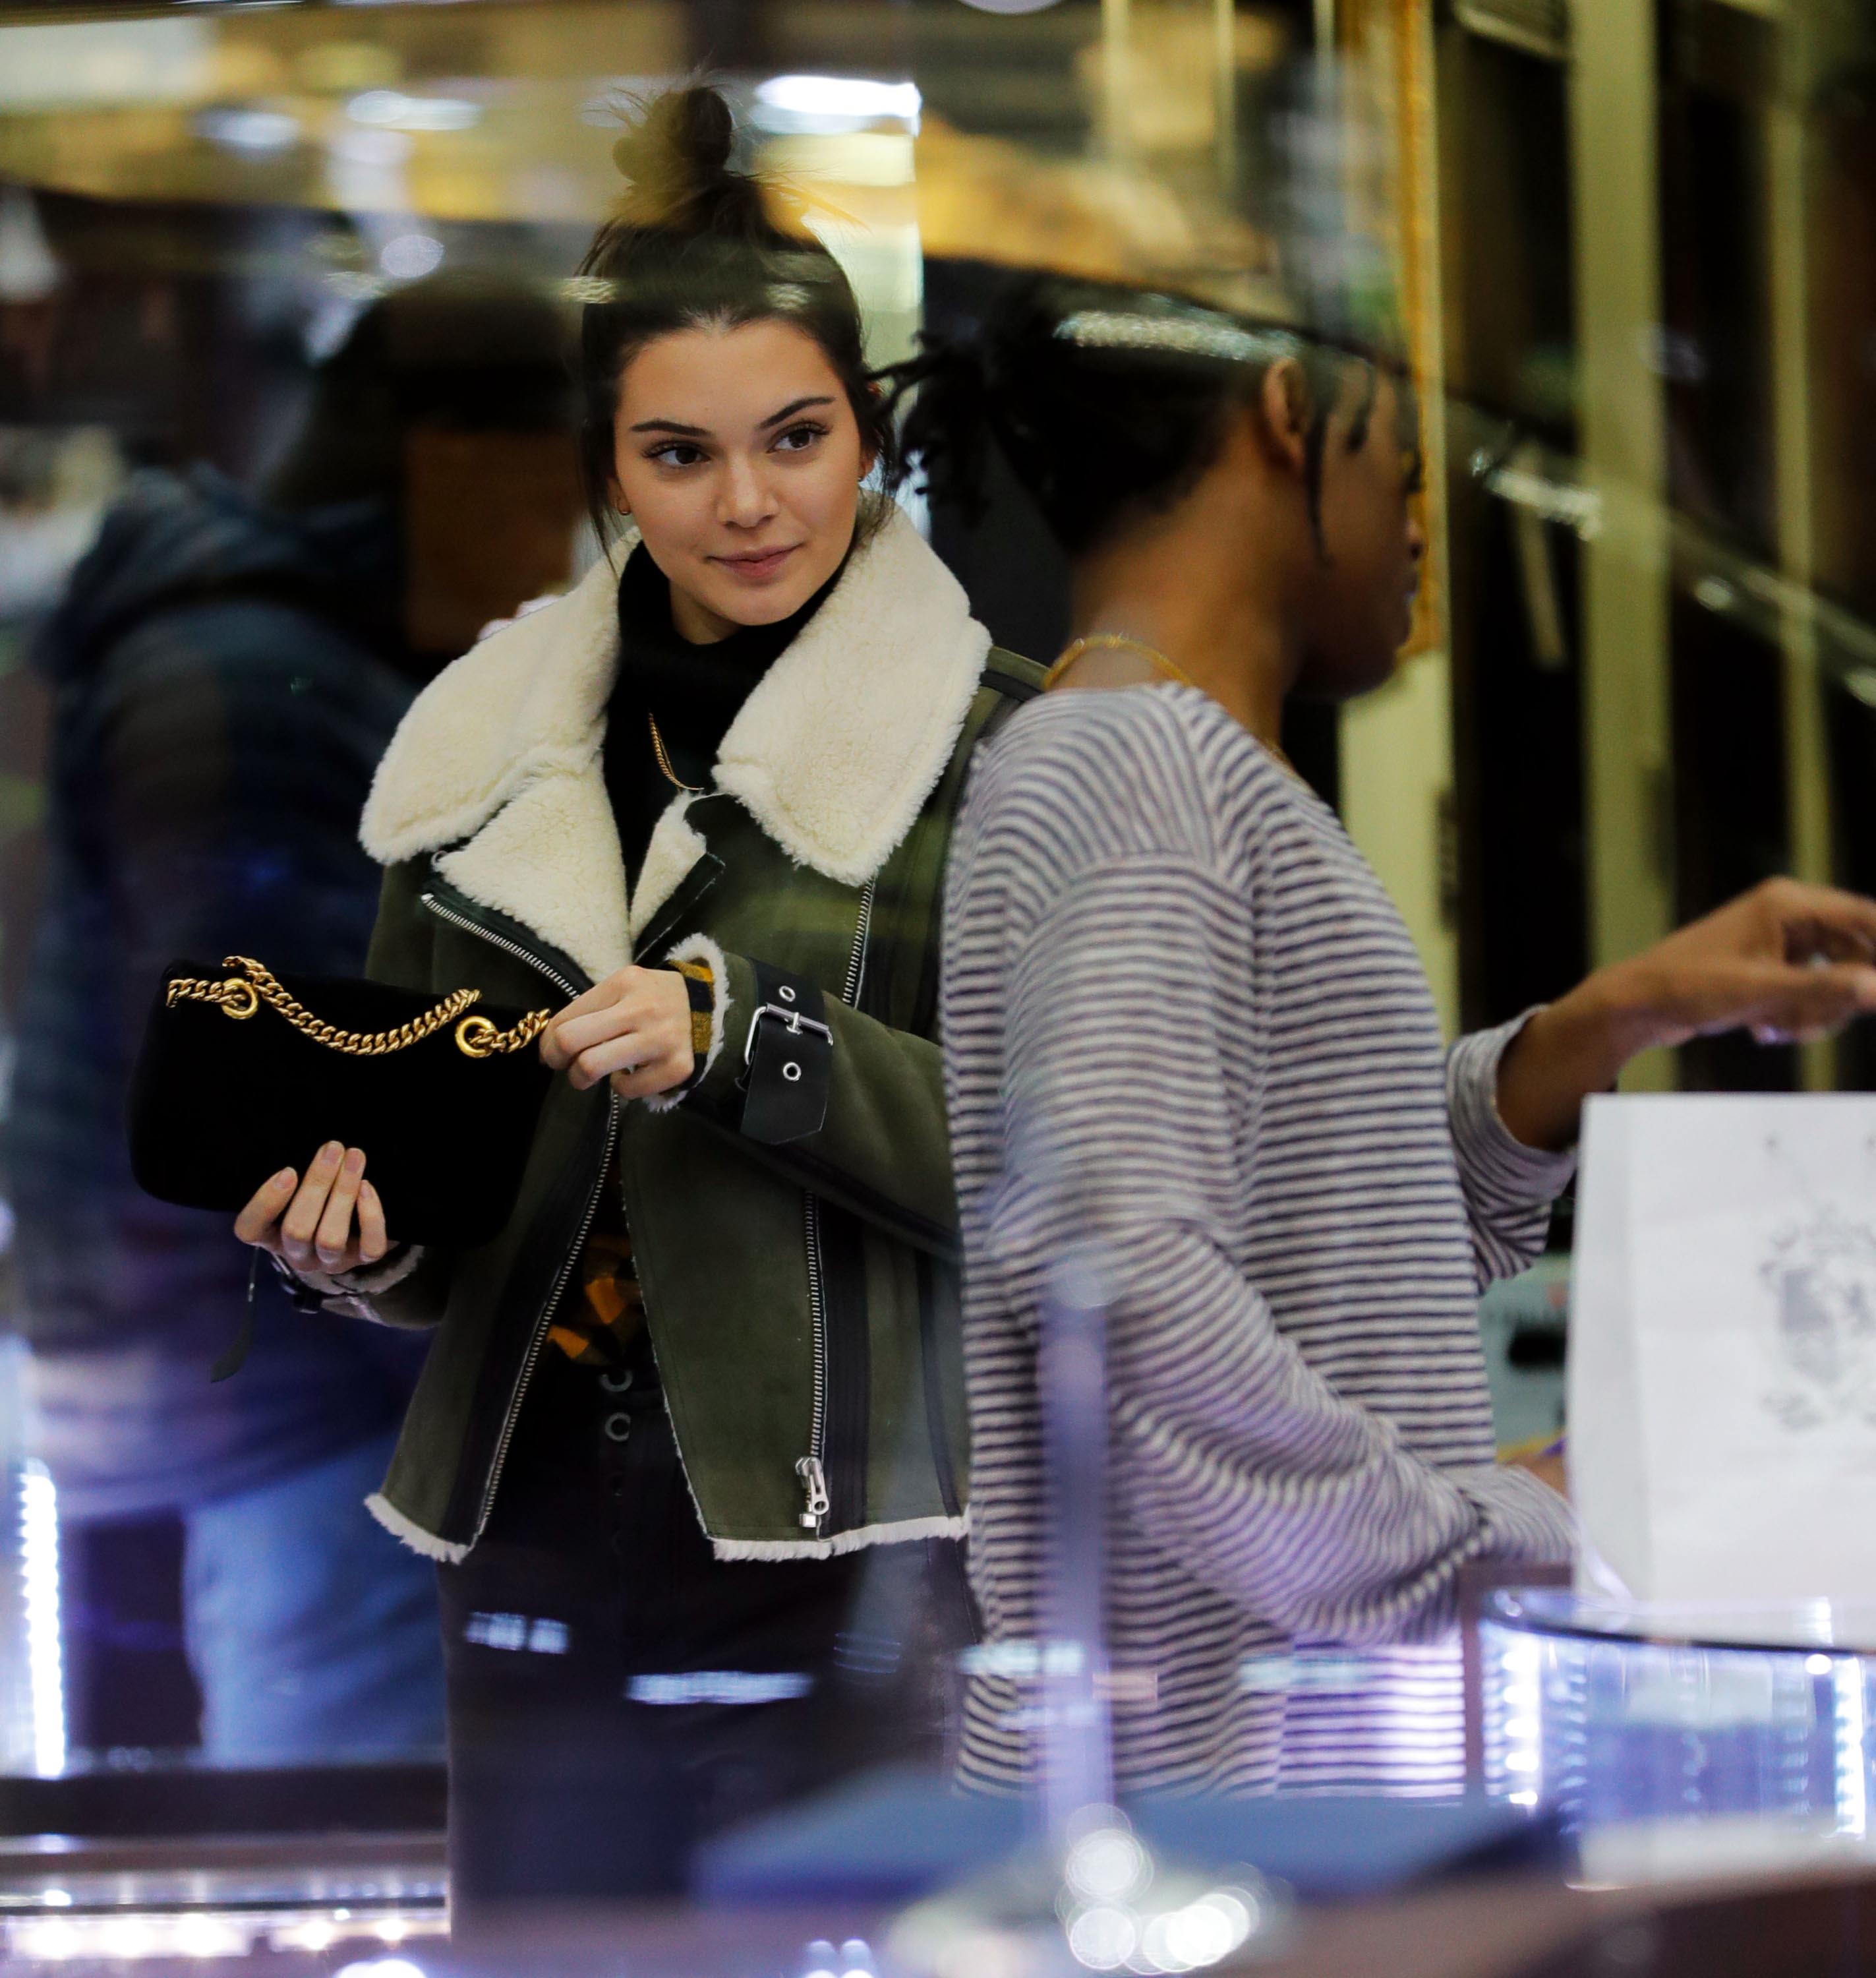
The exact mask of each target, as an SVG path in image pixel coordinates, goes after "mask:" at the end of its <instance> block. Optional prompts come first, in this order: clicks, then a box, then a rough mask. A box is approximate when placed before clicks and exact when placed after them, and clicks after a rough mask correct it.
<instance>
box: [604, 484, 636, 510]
mask: <svg viewBox="0 0 1876 1978" xmlns="http://www.w3.org/2000/svg"><path fill="white" fill-rule="evenodd" d="M606 500H607V501H608V502H609V503H610V504H611V505H612V507H613V510H614V511H615V512H616V513H617V514H621V515H629V514H631V513H632V504H631V503H630V502H629V501H627V500H626V491H625V490H624V489H623V488H621V487H620V486H619V483H618V482H617V481H609V482H608V483H607V484H606Z"/></svg>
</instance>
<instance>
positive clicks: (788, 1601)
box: [441, 1347, 968, 1915]
mask: <svg viewBox="0 0 1876 1978" xmlns="http://www.w3.org/2000/svg"><path fill="white" fill-rule="evenodd" d="M441 1586H442V1596H443V1626H444V1642H445V1645H446V1653H447V1656H448V1675H449V1735H450V1801H449V1821H450V1866H451V1888H452V1901H453V1904H454V1907H455V1908H456V1910H457V1913H458V1914H459V1915H461V1914H464V1913H471V1914H472V1913H473V1912H474V1910H476V1909H477V1907H480V1906H484V1905H487V1904H491V1903H500V1902H501V1901H504V1900H512V1899H514V1898H517V1897H561V1898H580V1897H620V1896H644V1895H656V1894H669V1893H672V1892H674V1891H675V1890H679V1889H681V1888H682V1886H683V1884H684V1880H685V1872H686V1869H687V1866H688V1864H689V1858H690V1856H691V1854H692V1851H694V1849H695V1847H696V1845H697V1844H698V1843H699V1841H701V1840H702V1839H704V1838H705V1837H707V1836H708V1835H709V1834H712V1833H714V1832H715V1831H718V1830H719V1829H721V1828H722V1827H725V1826H728V1825H729V1824H733V1823H734V1822H735V1821H738V1820H743V1819H747V1818H751V1816H753V1815H755V1814H760V1813H763V1812H765V1811H769V1810H770V1809H771V1808H775V1807H777V1806H779V1805H781V1804H784V1803H786V1802H787V1801H790V1800H792V1799H795V1798H800V1797H801V1796H803V1795H804V1794H809V1793H811V1792H814V1791H817V1790H819V1789H821V1788H824V1787H825V1786H827V1785H830V1784H831V1783H832V1782H833V1781H834V1780H836V1779H837V1778H840V1777H841V1776H842V1775H844V1774H847V1773H848V1772H851V1771H856V1770H859V1769H861V1768H864V1767H866V1766H867V1765H874V1764H878V1763H881V1762H886V1761H891V1760H895V1759H898V1760H903V1759H918V1758H924V1759H929V1760H931V1761H936V1760H938V1759H939V1758H940V1756H941V1755H942V1751H943V1745H944V1744H945V1743H946V1739H947V1735H948V1732H949V1725H948V1723H947V1722H946V1718H947V1717H948V1715H949V1701H950V1695H951V1693H952V1692H951V1685H950V1682H949V1681H948V1680H947V1678H948V1674H949V1666H950V1662H951V1660H952V1653H953V1650H954V1649H956V1647H958V1646H962V1643H963V1639H967V1637H968V1622H967V1619H966V1618H965V1610H964V1609H963V1606H962V1604H961V1602H962V1596H961V1589H962V1564H961V1560H959V1557H958V1548H957V1547H956V1546H953V1545H950V1544H945V1543H940V1544H937V1545H934V1546H918V1545H913V1546H891V1547H887V1548H884V1549H882V1550H880V1551H877V1552H874V1553H852V1554H849V1555H847V1556H844V1557H841V1558H836V1559H830V1560H799V1561H790V1562H788V1563H769V1562H768V1561H752V1562H748V1563H745V1562H741V1561H736V1562H732V1563H723V1562H720V1561H718V1560H717V1559H716V1558H715V1556H714V1555H713V1554H712V1551H711V1549H710V1545H709V1542H708V1540H707V1539H706V1538H705V1536H704V1535H703V1533H702V1530H701V1529H700V1527H699V1524H698V1521H697V1514H696V1512H695V1509H694V1508H693V1507H692V1503H691V1499H690V1494H689V1489H688V1487H687V1486H686V1484H685V1479H684V1474H683V1470H682V1467H681V1466H680V1464H679V1461H678V1457H677V1451H676V1448H675V1444H674V1441H673V1439H672V1431H671V1425H670V1422H669V1417H667V1416H666V1413H665V1407H664V1400H663V1396H662V1393H661V1391H659V1387H658V1383H657V1374H656V1367H655V1364H653V1362H652V1359H651V1356H650V1353H649V1349H648V1348H641V1350H640V1351H639V1354H638V1355H637V1356H636V1359H635V1361H634V1364H633V1366H632V1371H631V1372H630V1374H616V1375H611V1376H606V1375H602V1374H598V1373H596V1372H595V1371H593V1370H592V1369H590V1368H581V1367H576V1366H575V1365H573V1364H572V1363H571V1362H570V1361H568V1360H566V1358H565V1357H564V1356H563V1355H560V1354H559V1353H557V1352H556V1351H554V1350H553V1348H551V1347H550V1348H548V1349H547V1351H546V1352H544V1353H543V1356H542V1358H541V1361H540V1365H539V1367H538V1368H537V1370H536V1372H535V1374H534V1377H533V1386H532V1388H531V1389H530V1392H529V1394H528V1397H527V1400H526V1401H525V1402H524V1403H523V1407H522V1411H521V1416H520V1421H519V1422H518V1423H517V1427H516V1432H515V1437H514V1444H513V1445H512V1447H510V1451H509V1454H508V1460H507V1467H506V1470H505V1471H504V1476H503V1479H502V1483H501V1487H500V1492H499V1494H498V1495H497V1499H496V1502H495V1507H494V1515H493V1516H492V1517H491V1518H490V1522H489V1527H488V1530H487V1532H486V1533H485V1534H484V1536H483V1538H482V1540H481V1543H479V1544H478V1545H477V1546H476V1547H475V1549H474V1550H473V1551H472V1552H471V1553H470V1555H469V1556H468V1558H467V1560H464V1562H463V1563H461V1565H457V1566H444V1567H443V1568H442V1569H441Z"/></svg>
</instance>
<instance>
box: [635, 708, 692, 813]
mask: <svg viewBox="0 0 1876 1978" xmlns="http://www.w3.org/2000/svg"><path fill="white" fill-rule="evenodd" d="M645 719H646V722H647V723H649V726H650V728H651V731H652V755H653V756H656V758H657V760H658V766H659V769H661V770H662V771H663V772H664V778H665V781H666V782H668V783H674V784H675V785H676V786H677V787H678V788H679V789H681V790H682V791H684V792H685V793H686V794H687V795H690V796H693V797H700V796H702V795H704V793H705V789H706V787H707V786H705V785H704V784H702V783H687V782H684V781H683V780H682V779H681V778H680V777H679V775H678V772H677V771H676V770H675V769H672V766H671V758H670V757H669V756H668V755H666V752H665V738H664V737H663V736H662V735H660V734H659V732H658V717H657V716H656V715H655V714H653V713H652V712H651V710H650V709H649V708H648V709H646V714H645Z"/></svg>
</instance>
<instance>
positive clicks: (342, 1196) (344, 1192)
mask: <svg viewBox="0 0 1876 1978" xmlns="http://www.w3.org/2000/svg"><path fill="white" fill-rule="evenodd" d="M364 1179H365V1156H364V1155H363V1154H362V1153H361V1152H360V1151H359V1150H358V1149H357V1148H356V1147H348V1148H347V1149H345V1153H344V1155H343V1156H342V1158H341V1159H340V1161H339V1172H338V1173H337V1174H336V1175H335V1176H334V1177H333V1180H332V1190H331V1192H330V1193H329V1194H328V1196H326V1198H325V1209H324V1210H323V1211H322V1213H321V1215H320V1217H319V1229H318V1232H317V1233H316V1234H315V1236H314V1238H313V1249H315V1252H317V1253H318V1255H319V1268H320V1269H322V1270H325V1271H342V1270H343V1269H345V1267H346V1265H348V1264H349V1263H350V1262H352V1216H353V1213H354V1212H355V1210H356V1209H357V1207H358V1189H359V1187H360V1186H361V1184H362V1183H363V1182H364Z"/></svg>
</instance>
